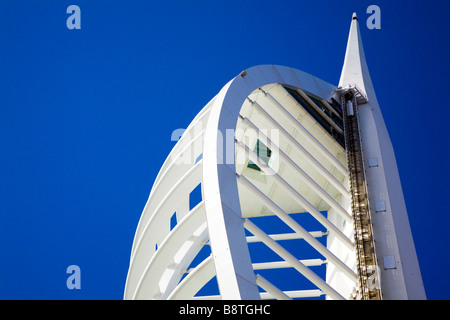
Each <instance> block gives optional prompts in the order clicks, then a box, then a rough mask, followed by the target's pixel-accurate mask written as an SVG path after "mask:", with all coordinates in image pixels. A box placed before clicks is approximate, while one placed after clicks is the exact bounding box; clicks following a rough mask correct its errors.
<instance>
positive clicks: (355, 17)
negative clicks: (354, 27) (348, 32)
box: [352, 12, 358, 20]
mask: <svg viewBox="0 0 450 320" xmlns="http://www.w3.org/2000/svg"><path fill="white" fill-rule="evenodd" d="M352 20H358V16H357V15H356V12H353V17H352Z"/></svg>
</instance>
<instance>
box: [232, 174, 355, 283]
mask: <svg viewBox="0 0 450 320" xmlns="http://www.w3.org/2000/svg"><path fill="white" fill-rule="evenodd" d="M238 181H239V182H240V183H242V184H243V185H244V186H245V187H246V188H248V189H249V190H252V191H253V194H254V196H255V197H256V198H257V199H258V200H260V201H261V202H262V203H263V204H264V205H265V206H266V207H267V208H268V209H269V210H271V211H272V212H273V213H275V214H276V215H277V216H278V217H279V218H280V219H281V220H282V221H283V222H285V223H286V224H287V225H288V226H289V227H290V228H291V229H292V230H294V231H295V232H297V233H298V234H300V235H301V236H302V237H303V238H304V239H305V241H306V242H307V243H308V244H310V245H311V246H312V247H313V248H314V249H316V250H317V251H318V252H319V253H320V254H322V255H323V256H324V257H325V258H326V259H328V260H329V261H331V262H333V263H334V264H336V266H337V267H338V268H339V269H340V270H341V271H343V272H344V273H345V274H346V275H347V276H348V277H350V279H355V280H356V274H355V273H354V272H353V271H352V270H351V269H350V268H349V267H348V266H347V265H346V264H345V263H343V262H342V261H341V260H340V259H339V258H338V257H336V256H335V255H334V254H333V253H332V252H331V251H329V250H328V249H327V248H326V247H325V246H324V245H323V244H321V243H320V242H319V241H317V240H316V239H315V238H314V237H313V236H312V235H311V234H309V233H308V231H306V230H305V229H304V228H303V227H302V226H300V225H299V224H298V223H297V222H296V221H295V220H294V219H293V218H292V217H291V216H289V215H288V214H287V213H286V212H284V211H283V209H281V208H280V207H279V206H278V205H277V204H276V203H274V202H273V201H272V200H271V199H269V198H268V197H267V196H266V195H265V194H264V193H262V192H261V191H260V190H259V189H258V188H256V187H255V186H254V185H253V184H252V183H251V182H250V181H248V180H247V179H246V178H245V177H243V176H239V179H238ZM344 237H345V235H344ZM345 239H348V238H347V237H345ZM352 248H353V246H352Z"/></svg>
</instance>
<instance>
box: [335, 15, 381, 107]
mask: <svg viewBox="0 0 450 320" xmlns="http://www.w3.org/2000/svg"><path fill="white" fill-rule="evenodd" d="M350 85H351V86H354V85H356V86H357V87H358V88H359V90H361V92H362V93H363V94H365V95H366V96H367V97H368V98H369V100H371V99H376V98H375V91H374V89H373V85H372V80H371V79H370V74H369V68H368V67H367V62H366V57H365V55H364V48H363V43H362V39H361V33H360V31H359V23H358V17H357V15H356V12H354V13H353V16H352V22H351V25H350V33H349V35H348V42H347V50H346V53H345V59H344V66H343V68H342V72H341V78H340V80H339V87H342V88H344V87H348V86H350Z"/></svg>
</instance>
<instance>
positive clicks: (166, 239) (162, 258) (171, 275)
mask: <svg viewBox="0 0 450 320" xmlns="http://www.w3.org/2000/svg"><path fill="white" fill-rule="evenodd" d="M262 74H264V76H263V77H261V75H262ZM280 74H284V77H285V78H286V81H281V82H280V79H282V78H280ZM270 78H272V80H270ZM249 79H253V80H252V81H249ZM267 81H268V82H267ZM272 81H273V82H272ZM266 83H268V84H271V83H274V84H276V83H287V84H289V85H291V86H297V87H302V89H304V90H307V91H308V92H311V93H313V94H315V95H317V96H322V97H327V96H330V95H331V94H332V93H333V90H334V87H332V86H331V85H328V84H326V83H325V82H323V81H321V80H319V79H316V78H314V77H312V76H310V75H308V74H305V73H303V72H301V71H297V70H294V69H290V68H286V67H281V66H260V67H254V68H251V69H248V70H247V75H246V76H245V77H241V76H238V77H236V78H235V79H233V80H232V81H230V82H229V83H228V84H227V85H226V86H225V87H224V88H223V89H222V90H221V92H220V93H219V94H218V95H217V96H216V97H215V98H214V99H212V100H211V102H210V103H209V104H208V105H207V106H206V107H205V108H204V109H203V110H202V111H201V112H200V114H199V115H198V116H197V117H196V118H195V119H194V120H193V122H192V123H191V125H190V126H189V127H188V129H186V131H185V132H184V134H183V136H182V137H181V139H180V140H179V142H178V143H177V144H176V146H175V147H174V149H173V150H172V152H171V154H170V155H169V158H168V159H167V161H166V162H165V163H164V165H163V167H162V169H161V170H160V173H159V175H158V177H157V179H156V180H155V184H154V186H153V188H152V191H151V194H150V197H149V200H148V202H147V205H146V207H145V208H144V212H143V214H142V217H141V220H140V222H139V225H138V229H137V231H136V236H135V240H134V245H133V249H132V255H131V259H130V269H129V273H128V277H127V283H126V289H125V298H126V299H130V298H131V299H165V298H167V299H186V298H193V297H194V295H195V294H196V293H197V292H198V290H199V289H201V287H202V286H203V285H205V284H206V283H207V282H208V281H210V280H211V279H212V278H213V277H216V279H217V282H218V285H219V289H220V293H221V298H224V299H258V298H259V297H260V293H259V290H258V289H257V288H258V286H257V283H256V276H255V274H254V271H253V270H254V268H257V269H260V268H261V267H262V266H264V265H262V264H254V263H251V259H250V255H249V252H248V250H249V249H248V247H247V237H246V236H245V232H244V227H243V222H242V213H241V206H244V207H243V208H245V211H244V213H245V215H248V214H249V213H250V212H251V211H248V210H250V209H249V208H246V207H245V203H246V202H245V195H244V194H241V193H243V192H244V191H242V190H241V191H240V190H239V189H238V185H237V178H236V166H235V163H233V161H231V163H227V162H230V161H228V160H229V159H230V158H233V160H234V156H233V157H230V156H229V152H228V154H227V150H223V149H222V148H225V147H226V144H227V143H228V142H226V141H225V142H224V141H221V140H220V139H221V138H223V137H224V136H226V134H222V133H224V132H225V133H227V129H237V128H236V124H237V120H238V118H239V113H240V111H241V109H242V108H243V104H245V103H247V102H248V101H249V100H248V99H246V97H248V96H249V95H250V94H252V93H255V92H257V91H258V88H260V87H264V85H265V84H266ZM264 88H266V90H267V91H266V92H267V93H268V94H270V96H271V97H274V95H276V94H280V93H284V94H285V93H286V92H285V91H284V89H283V88H282V87H280V86H279V88H276V87H273V86H272V89H271V88H270V86H269V87H264ZM243 90H244V92H246V93H243ZM271 90H272V91H271ZM277 90H278V91H277ZM280 99H281V100H283V98H280ZM284 99H285V101H284V104H285V105H283V104H282V103H283V101H281V102H279V101H278V100H276V101H277V108H280V107H281V108H283V110H284V116H285V117H287V118H288V117H289V115H288V114H287V113H288V112H289V111H288V109H286V106H287V107H288V108H290V110H291V112H292V110H293V109H292V108H293V106H291V105H290V104H289V103H292V100H289V98H288V97H287V98H284ZM286 99H287V100H286ZM265 100H266V101H267V98H266V99H265ZM286 101H287V102H286ZM254 103H255V104H257V105H258V106H260V109H261V110H260V113H254V114H253V115H252V116H250V117H249V118H248V117H245V118H244V119H246V120H247V121H248V124H252V125H253V126H255V125H254V124H253V121H252V120H251V119H254V121H255V120H257V121H260V120H263V121H267V120H268V121H269V122H271V123H272V124H275V126H272V128H275V129H279V130H281V131H282V132H283V139H285V138H287V140H282V145H280V146H278V145H277V144H275V143H272V140H270V138H269V137H268V136H265V135H261V137H262V139H266V140H265V141H266V142H268V143H269V144H270V146H271V147H272V148H273V152H274V153H279V154H280V155H281V165H282V166H283V163H284V165H287V167H286V168H288V167H289V168H290V169H289V170H294V171H293V172H297V174H298V175H299V176H300V177H302V179H303V180H304V181H306V183H307V185H309V186H310V187H311V190H313V191H314V192H315V193H314V194H313V193H311V194H309V193H308V194H309V195H308V199H310V201H313V202H317V201H319V202H320V201H321V202H320V203H322V205H321V210H322V208H327V207H329V206H331V207H334V208H336V210H337V211H339V212H340V213H341V214H342V215H343V216H345V217H346V219H347V220H349V222H351V219H349V217H350V216H349V214H348V212H346V211H345V210H344V209H343V208H342V207H340V205H339V204H338V203H337V202H336V201H335V200H334V196H335V194H336V192H338V193H339V192H340V191H342V192H344V193H345V196H348V190H347V189H346V187H344V183H345V181H346V179H347V177H346V175H344V176H342V175H341V176H339V175H335V174H333V173H332V172H333V171H335V170H334V169H336V168H337V167H338V166H341V169H340V171H343V170H342V164H341V161H342V153H340V155H341V156H340V160H337V158H336V156H335V155H336V153H333V154H331V153H330V155H332V156H330V155H326V154H325V153H324V151H323V150H319V149H323V148H327V147H326V146H325V145H324V143H325V144H327V145H329V144H330V140H329V138H326V139H325V140H324V138H322V137H321V136H320V134H321V132H322V131H321V130H322V129H321V128H318V127H313V128H312V129H311V128H310V129H309V130H312V131H311V132H315V134H312V133H311V132H309V131H308V129H307V128H306V127H305V128H304V130H303V132H302V135H303V137H307V140H308V141H309V142H311V145H308V144H306V145H307V148H309V150H307V149H306V148H305V147H304V146H302V145H301V144H300V143H299V142H298V140H297V139H296V138H294V136H295V135H296V133H295V132H292V129H290V128H294V130H295V127H297V128H299V126H302V127H303V126H304V124H302V123H300V122H298V121H296V122H293V121H292V119H291V124H290V125H291V126H292V124H293V125H294V127H289V126H286V124H284V123H283V121H282V119H278V118H277V119H275V118H274V116H275V117H276V114H275V115H274V114H272V115H271V114H269V113H268V112H267V111H266V110H264V108H263V106H261V104H263V103H264V101H263V100H258V99H256V100H255V101H254ZM286 103H288V104H287V105H286ZM266 107H267V106H266ZM268 108H269V109H270V106H268ZM294 108H295V107H294ZM294 110H295V109H294ZM261 111H262V113H263V115H262V118H261ZM280 121H281V122H280ZM303 121H307V122H304V123H305V124H306V125H309V126H311V125H314V123H315V121H314V120H313V119H312V118H310V117H309V116H306V115H305V116H304V118H303ZM282 123H283V124H282ZM287 130H289V131H290V132H288V131H287ZM317 131H318V132H319V133H317ZM318 134H319V135H318ZM244 136H245V135H244ZM234 138H235V137H234V135H233V136H232V141H233V143H234ZM241 138H243V137H241ZM284 141H288V142H289V141H291V142H295V145H294V146H293V149H292V148H290V147H289V146H288V147H287V149H286V142H284ZM238 145H239V143H238ZM329 146H330V145H329ZM333 148H335V149H336V147H334V146H333ZM339 148H340V147H339ZM339 148H337V149H336V150H341V149H339ZM234 150H235V149H234V148H233V153H234V152H235V151H234ZM317 150H319V151H318V152H319V154H317ZM330 150H331V149H330ZM236 151H238V149H236ZM333 152H335V151H333ZM320 153H321V154H322V156H323V157H322V156H320ZM199 156H201V160H200V161H197V162H195V161H194V160H195V159H197V158H198V157H199ZM236 157H237V155H236ZM293 157H294V158H293ZM305 157H306V158H305ZM300 159H302V160H303V161H304V160H305V159H306V160H307V161H308V162H309V163H310V164H309V165H306V166H304V168H301V167H300V166H299V162H298V161H301V160H300ZM187 160H188V161H187ZM189 160H190V161H189ZM330 160H331V161H330ZM247 161H248V160H247ZM224 162H225V163H224ZM302 166H303V165H302ZM333 168H334V169H333ZM241 169H242V168H240V170H241ZM283 170H286V169H283ZM275 174H276V175H277V177H278V179H280V181H285V180H284V179H283V178H282V177H281V176H279V175H278V174H277V173H275ZM344 174H345V172H344ZM323 176H325V177H326V178H324V177H323ZM327 178H328V179H327ZM324 179H325V180H324ZM319 181H320V182H319ZM326 181H328V182H329V184H326V183H325V182H326ZM285 183H286V185H285V186H288V187H289V188H290V189H291V191H292V192H291V196H293V197H292V198H291V199H290V200H289V199H288V198H289V197H288V198H286V196H283V197H282V198H280V199H279V200H280V201H281V202H282V203H285V202H286V201H291V202H292V201H293V202H292V203H294V204H295V206H298V205H300V207H298V209H296V210H300V211H302V210H303V209H302V207H306V208H308V209H309V210H310V211H313V212H314V213H315V214H316V215H317V213H318V211H317V209H316V208H315V207H314V205H313V204H311V203H309V202H308V200H307V198H304V197H303V196H302V195H301V194H300V193H298V192H297V191H295V189H293V187H292V186H291V184H290V183H288V182H286V181H285ZM324 183H325V184H324ZM198 184H201V186H202V192H203V194H202V197H203V202H202V204H201V205H200V206H199V207H198V208H197V209H196V210H193V211H191V212H189V209H188V208H189V193H190V192H191V191H192V190H193V189H194V188H195V187H196V186H197V185H198ZM257 188H261V186H259V187H257ZM296 203H297V204H296ZM199 210H200V211H201V212H202V213H201V214H199V213H197V215H195V217H196V219H193V216H194V213H195V212H197V211H199ZM174 212H176V215H177V220H178V224H177V226H176V227H175V228H174V229H173V230H169V219H170V217H171V216H172V214H173V213H174ZM203 212H204V213H203ZM283 212H284V211H283ZM254 213H256V211H255V212H254ZM254 213H253V214H254ZM272 214H273V213H272ZM285 214H286V216H289V215H288V214H287V213H285ZM201 215H202V217H203V219H204V220H203V222H206V223H207V225H205V224H203V222H202V221H200V220H202V219H199V217H200V216H201ZM321 216H322V215H321V214H320V216H319V215H317V218H318V219H319V220H320V221H321V223H322V224H324V225H326V226H327V227H328V228H331V229H332V230H334V232H335V233H336V234H340V231H339V229H336V228H333V226H332V224H330V223H329V222H327V220H326V218H325V219H324V218H321ZM284 219H285V220H286V218H285V217H284ZM187 226H190V227H187ZM202 226H207V228H206V229H205V227H202ZM195 227H197V230H198V231H197V233H196V237H194V238H195V239H192V238H191V235H192V231H188V230H193V228H195ZM295 228H296V227H294V230H295V231H298V226H297V230H296V229H295ZM183 230H185V232H183ZM205 230H207V233H205ZM327 234H328V233H327V232H322V231H320V232H315V234H314V233H311V234H310V233H308V232H306V231H305V232H304V233H303V234H298V233H297V234H295V236H292V235H289V234H288V235H286V234H285V235H279V236H278V240H277V241H290V240H294V239H296V240H298V241H301V240H307V242H309V243H313V247H315V248H316V249H317V248H319V250H318V251H319V252H322V253H325V256H326V257H327V259H331V260H332V261H334V262H335V263H336V264H339V265H340V267H341V271H343V272H344V273H347V274H348V275H349V276H350V277H352V276H354V274H353V273H352V271H349V270H350V269H349V267H348V266H346V265H345V264H342V263H340V262H339V261H338V259H336V258H335V257H334V258H333V254H332V253H331V252H329V251H327V250H326V248H325V247H324V246H323V245H322V244H320V243H319V242H318V241H317V240H315V239H314V236H324V235H325V236H326V235H327ZM175 235H176V236H175ZM205 236H206V237H205ZM340 236H342V237H343V238H342V241H344V242H347V243H348V245H350V246H351V245H352V244H351V241H349V240H348V238H347V237H346V236H345V238H344V236H343V235H342V234H340ZM248 238H249V239H248V242H249V243H252V242H253V241H254V239H253V240H252V237H248ZM288 239H290V240H288ZM208 240H209V244H210V246H211V251H212V255H211V256H210V258H207V259H205V260H204V261H203V262H202V263H200V264H199V266H198V267H195V268H194V269H190V270H189V272H188V271H187V270H188V267H189V264H190V261H192V259H193V258H194V256H195V253H197V252H198V251H199V250H200V249H201V247H203V245H204V243H205V242H206V241H208ZM319 244H320V245H319ZM156 246H157V247H158V249H157V250H155V248H156ZM296 260H297V261H298V259H296ZM300 261H305V260H300ZM316 261H323V260H321V259H316ZM298 263H301V262H297V263H296V264H297V265H298ZM265 266H266V267H271V268H275V267H279V266H280V265H279V263H277V262H270V261H268V262H266V264H265ZM305 268H306V267H305ZM186 272H187V273H188V274H187V276H185V277H184V279H182V275H183V274H184V273H186ZM307 273H308V274H311V275H312V274H314V272H312V271H310V272H307ZM315 277H316V278H318V279H319V277H318V276H315ZM313 278H314V276H313ZM314 279H315V278H314ZM333 290H334V289H333ZM333 290H331V289H329V288H328V289H326V292H328V293H330V294H331V295H332V296H333V297H334V298H336V297H337V295H336V294H335V293H334V291H333ZM297 291H298V290H297ZM300 291H301V290H300ZM300 291H298V292H300ZM320 292H322V291H320ZM314 296H315V295H314ZM339 296H340V295H339Z"/></svg>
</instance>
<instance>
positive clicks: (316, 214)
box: [236, 141, 353, 248]
mask: <svg viewBox="0 0 450 320" xmlns="http://www.w3.org/2000/svg"><path fill="white" fill-rule="evenodd" d="M236 145H237V146H239V147H240V148H243V149H244V151H245V152H247V153H248V155H249V158H250V160H251V161H253V162H254V163H257V165H258V167H259V168H260V169H261V170H262V171H263V172H264V173H265V174H266V175H267V176H270V177H271V178H272V179H274V180H275V181H276V182H277V183H278V184H279V185H280V187H281V188H282V189H283V190H284V191H286V193H288V194H289V195H290V196H291V197H292V199H294V200H295V201H296V202H297V203H298V204H299V205H301V206H302V207H303V208H305V209H306V210H307V211H308V212H309V213H310V214H311V215H312V216H313V217H314V218H316V220H317V221H318V222H320V223H321V224H322V225H323V226H324V227H325V228H327V230H332V231H334V232H335V233H336V235H337V236H338V237H339V238H340V239H341V240H342V241H343V243H344V244H346V245H347V246H348V247H349V248H353V242H352V241H351V240H350V239H349V238H348V237H347V236H346V235H345V234H344V233H342V231H341V230H339V229H338V228H337V227H336V226H334V225H333V224H332V223H331V222H330V221H329V220H328V219H327V218H326V217H324V216H323V215H322V214H321V213H320V212H319V211H318V210H317V209H316V208H315V207H314V206H313V205H312V204H310V203H309V202H308V200H306V199H305V198H304V197H303V196H302V195H301V194H299V193H298V192H297V191H296V190H295V189H294V188H293V187H292V186H291V185H290V184H289V183H287V182H286V181H285V180H284V179H283V178H282V177H281V176H279V175H278V173H276V172H275V171H274V170H273V169H272V168H271V167H270V166H268V165H267V164H266V163H265V162H264V161H263V160H261V158H259V157H258V155H257V154H256V153H255V152H253V151H252V150H250V148H249V147H248V146H247V145H245V144H244V143H243V142H241V141H237V143H236Z"/></svg>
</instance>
